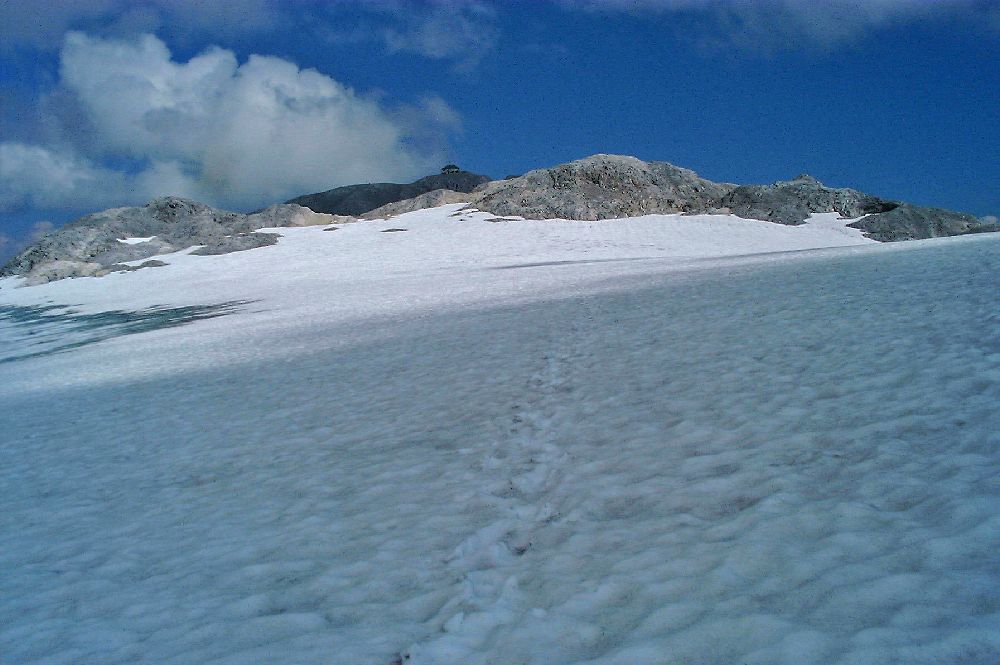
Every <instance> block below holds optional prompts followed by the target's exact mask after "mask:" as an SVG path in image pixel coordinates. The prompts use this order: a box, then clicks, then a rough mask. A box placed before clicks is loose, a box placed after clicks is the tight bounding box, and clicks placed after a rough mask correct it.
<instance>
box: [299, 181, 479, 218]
mask: <svg viewBox="0 0 1000 665" xmlns="http://www.w3.org/2000/svg"><path fill="white" fill-rule="evenodd" d="M489 181H490V179H489V178H487V177H486V176H484V175H477V174H475V173H469V172H468V171H456V172H454V173H441V174H439V175H432V176H427V177H426V178H421V179H420V180H417V181H416V182H411V183H407V184H398V183H392V182H377V183H371V184H366V185H348V186H346V187H337V188H336V189H331V190H329V191H326V192H319V193H316V194H306V195H304V196H298V197H296V198H294V199H291V200H290V201H288V203H295V204H298V205H300V206H304V207H306V208H309V209H310V210H313V211H314V212H323V213H328V214H334V215H354V216H357V215H361V214H363V213H366V212H368V211H370V210H374V209H375V208H380V207H382V206H384V205H387V204H390V203H394V202H396V201H403V200H406V199H412V198H413V197H415V196H420V195H421V194H426V193H427V192H432V191H434V190H437V189H447V190H451V191H453V192H471V191H472V190H474V189H475V188H476V187H479V186H480V185H483V184H484V183H487V182H489Z"/></svg>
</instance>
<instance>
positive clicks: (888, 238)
mask: <svg viewBox="0 0 1000 665" xmlns="http://www.w3.org/2000/svg"><path fill="white" fill-rule="evenodd" d="M848 226H852V227H854V228H856V229H861V230H862V231H864V232H865V235H867V236H868V237H869V238H872V239H873V240H878V241H880V242H896V241H899V240H922V239H924V238H942V237H945V236H958V235H965V234H968V233H990V232H994V231H1000V224H996V223H990V222H986V221H983V220H981V219H979V218H977V217H973V216H972V215H966V214H965V213H961V212H953V211H951V210H942V209H941V208H926V207H922V206H915V205H910V204H909V203H900V204H898V205H896V206H895V207H893V208H892V209H891V210H888V211H886V212H883V213H879V214H877V215H869V216H868V217H865V218H864V219H860V220H858V221H856V222H854V223H852V224H848Z"/></svg>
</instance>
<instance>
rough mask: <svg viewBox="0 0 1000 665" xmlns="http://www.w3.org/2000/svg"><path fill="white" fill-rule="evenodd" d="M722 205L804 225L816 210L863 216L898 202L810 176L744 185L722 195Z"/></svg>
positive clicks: (770, 219) (754, 215) (748, 214)
mask: <svg viewBox="0 0 1000 665" xmlns="http://www.w3.org/2000/svg"><path fill="white" fill-rule="evenodd" d="M720 204H721V207H723V208H728V209H729V211H730V212H732V214H734V215H737V216H739V217H744V218H747V219H762V220H764V221H767V222H777V223H778V224H801V223H802V222H804V221H805V220H807V219H808V218H809V215H811V214H813V213H817V212H836V213H840V215H841V216H842V217H848V218H853V217H861V216H862V215H869V214H872V213H881V212H886V211H888V210H892V209H893V208H894V207H896V205H897V204H896V203H892V202H888V201H883V200H882V199H879V198H877V197H875V196H870V195H868V194H862V193H861V192H859V191H856V190H853V189H834V188H832V187H826V186H825V185H823V183H821V182H820V181H819V180H816V178H813V177H812V176H809V175H800V176H798V177H797V178H794V179H792V180H784V181H780V182H776V183H774V184H772V185H741V186H740V187H736V188H735V189H733V190H732V191H731V192H729V193H728V194H726V195H725V196H724V197H722V201H721V202H720Z"/></svg>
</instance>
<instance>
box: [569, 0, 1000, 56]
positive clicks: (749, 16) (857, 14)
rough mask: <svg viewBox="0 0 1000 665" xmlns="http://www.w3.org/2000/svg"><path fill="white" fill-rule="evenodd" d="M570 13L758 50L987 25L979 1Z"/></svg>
mask: <svg viewBox="0 0 1000 665" xmlns="http://www.w3.org/2000/svg"><path fill="white" fill-rule="evenodd" d="M557 1H558V2H559V4H560V5H561V6H563V7H564V8H566V9H571V10H572V9H582V10H586V11H596V12H628V13H632V14H641V13H649V12H655V13H670V14H675V15H678V16H683V17H685V18H687V19H689V20H690V21H691V24H690V25H686V26H685V31H686V34H685V36H687V37H691V38H693V39H695V40H697V41H699V42H701V43H703V44H713V45H735V46H738V47H741V48H747V49H754V50H787V49H794V48H802V47H808V46H810V45H813V46H832V45H834V44H839V43H843V42H849V41H851V40H854V39H857V38H858V37H861V36H863V35H866V34H869V33H871V32H873V31H876V30H879V29H881V28H884V27H887V26H890V25H897V24H900V23H908V22H912V21H916V20H921V19H927V18H958V19H965V20H969V21H975V22H979V23H982V21H981V20H980V19H984V20H985V19H988V15H989V12H990V11H992V10H990V9H989V8H988V7H986V6H985V3H982V2H979V1H977V0H939V1H937V2H928V1H927V0H865V1H864V2H858V0H823V1H822V2H817V1H815V0H557Z"/></svg>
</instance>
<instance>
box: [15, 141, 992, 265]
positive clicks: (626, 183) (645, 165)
mask: <svg viewBox="0 0 1000 665" xmlns="http://www.w3.org/2000/svg"><path fill="white" fill-rule="evenodd" d="M404 196H409V198H403V197H404ZM292 201H293V203H288V204H280V205H276V206H272V207H271V208H268V209H266V210H263V211H260V212H257V213H253V214H249V215H243V214H238V213H233V212H227V211H223V210H216V209H214V208H211V207H209V206H206V205H203V204H200V203H196V202H193V201H187V200H184V199H179V198H175V197H167V198H162V199H156V200H154V201H152V202H150V203H149V204H147V205H145V206H142V207H137V208H116V209H113V210H106V211H104V212H99V213H96V214H93V215H89V216H87V217H84V218H82V219H80V220H78V221H76V222H73V223H71V224H69V225H67V226H66V227H64V228H62V229H60V230H59V231H58V232H56V233H54V234H51V235H49V236H47V237H45V238H42V239H41V240H40V241H39V242H37V243H36V244H35V245H33V246H32V247H29V248H28V249H26V250H25V251H23V252H21V253H20V254H19V255H17V256H15V257H14V259H13V260H11V261H10V262H9V263H8V264H7V265H6V266H4V268H3V269H2V270H0V276H7V275H22V276H26V277H27V278H28V282H29V283H40V282H45V281H50V280H53V279H61V278H63V277H74V276H82V275H102V274H106V273H107V272H110V271H115V270H135V269H138V268H141V267H148V266H155V265H157V264H158V263H157V262H156V261H149V262H146V263H142V264H138V263H136V262H137V261H140V260H142V259H149V258H151V257H153V256H156V255H158V254H165V253H168V252H173V251H178V250H180V249H184V248H187V247H191V246H193V245H200V247H199V248H198V249H197V250H195V253H198V254H221V253H226V252H233V251H239V250H244V249H253V248H255V247H262V246H265V245H270V244H274V243H275V242H277V239H276V238H277V237H276V236H275V235H274V234H266V233H254V231H256V230H257V229H261V228H273V227H282V226H302V225H309V224H330V223H334V222H337V221H347V220H349V219H355V217H343V216H336V215H331V214H327V212H326V211H338V212H340V213H349V214H351V215H360V214H363V215H364V217H365V218H368V219H375V218H386V217H390V216H393V215H397V214H401V213H404V212H411V211H414V210H420V209H423V208H432V207H437V206H440V205H444V204H447V203H468V204H469V205H470V206H472V207H475V208H478V209H480V210H482V211H485V212H489V213H492V214H495V215H497V216H501V217H523V218H527V219H577V220H600V219H612V218H621V217H635V216H641V215H649V214H671V213H681V214H731V215H735V216H737V217H742V218H745V219H758V220H764V221H768V222H774V223H777V224H785V225H797V224H802V223H803V222H805V221H806V220H807V219H809V217H810V215H812V214H813V213H830V212H835V213H838V214H839V215H840V216H841V217H844V218H849V219H857V221H855V222H853V223H851V224H850V226H853V227H854V228H857V229H860V230H862V231H864V233H865V234H866V235H867V236H868V237H869V238H872V239H874V240H879V241H898V240H910V239H919V238H934V237H939V236H951V235H960V234H965V233H978V232H984V231H1000V226H998V225H997V224H995V223H993V224H989V223H986V222H984V221H982V220H979V219H977V218H976V217H973V216H972V215H966V214H963V213H958V212H952V211H949V210H942V209H938V208H928V207H921V206H915V205H911V204H908V203H902V202H899V201H890V200H886V199H882V198H879V197H877V196H872V195H870V194H864V193H862V192H859V191H856V190H853V189H838V188H832V187H827V186H825V185H823V184H822V183H821V182H819V181H818V180H816V179H815V178H812V177H810V176H807V175H800V176H798V177H796V178H794V179H792V180H785V181H780V182H776V183H773V184H770V185H735V184H730V183H717V182H712V181H711V180H706V179H704V178H702V177H700V176H699V175H698V174H697V173H695V172H694V171H691V170H688V169H683V168H679V167H677V166H674V165H672V164H668V163H666V162H645V161H642V160H640V159H636V158H635V157H626V156H619V155H593V156H591V157H587V158H585V159H581V160H577V161H574V162H570V163H568V164H562V165H559V166H555V167H552V168H546V169H538V170H535V171H531V172H529V173H526V174H524V175H522V176H518V177H515V178H509V179H506V180H498V181H489V180H488V179H487V178H486V177H484V176H478V175H475V174H472V173H468V172H464V171H459V172H457V173H442V174H441V175H435V176H430V177H427V178H423V179H421V180H418V181H416V182H415V183H412V184H409V185H396V184H387V183H381V184H370V185H355V186H352V187H341V188H338V189H334V190H330V191H329V192H322V193H319V194H310V195H307V196H302V197H298V198H296V199H292ZM300 204H301V205H300ZM373 208H374V209H373Z"/></svg>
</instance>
